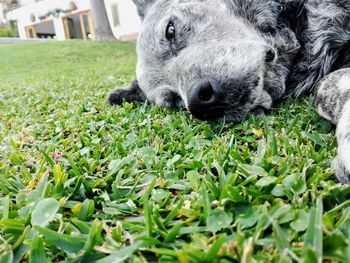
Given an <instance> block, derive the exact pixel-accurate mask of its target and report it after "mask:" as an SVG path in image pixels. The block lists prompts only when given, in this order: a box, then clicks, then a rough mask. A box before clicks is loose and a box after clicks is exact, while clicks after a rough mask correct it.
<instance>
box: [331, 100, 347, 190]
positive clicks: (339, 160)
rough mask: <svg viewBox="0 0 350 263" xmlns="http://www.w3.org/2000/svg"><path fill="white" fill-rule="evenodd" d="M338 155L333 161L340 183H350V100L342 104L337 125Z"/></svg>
mask: <svg viewBox="0 0 350 263" xmlns="http://www.w3.org/2000/svg"><path fill="white" fill-rule="evenodd" d="M337 141H338V155H337V157H336V158H335V160H334V162H333V167H334V168H335V169H336V176H337V178H338V180H339V181H340V182H341V183H344V184H349V183H350V101H348V102H347V103H346V104H345V105H344V109H343V113H342V116H341V118H340V119H339V121H338V125H337Z"/></svg>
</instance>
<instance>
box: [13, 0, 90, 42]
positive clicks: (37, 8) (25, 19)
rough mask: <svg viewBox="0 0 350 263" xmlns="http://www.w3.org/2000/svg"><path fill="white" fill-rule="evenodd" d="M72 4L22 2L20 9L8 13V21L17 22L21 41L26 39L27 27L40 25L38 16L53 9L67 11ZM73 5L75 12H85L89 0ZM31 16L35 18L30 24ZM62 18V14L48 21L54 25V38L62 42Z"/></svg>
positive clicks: (62, 1) (51, 0) (49, 0)
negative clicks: (75, 7) (75, 8)
mask: <svg viewBox="0 0 350 263" xmlns="http://www.w3.org/2000/svg"><path fill="white" fill-rule="evenodd" d="M70 2H72V0H42V1H39V2H35V1H33V0H22V1H21V2H20V4H21V5H22V6H21V7H20V8H18V9H15V10H13V11H11V12H9V13H8V16H7V17H8V19H9V20H17V21H18V32H19V36H20V38H22V39H26V38H27V35H26V30H25V28H26V27H27V26H31V25H35V24H37V23H40V22H41V21H40V19H39V16H41V15H45V14H46V13H47V12H49V11H51V10H54V9H57V8H58V9H63V10H66V9H68V6H69V3H70ZM73 2H75V4H76V5H77V7H78V9H77V10H75V11H74V12H73V13H75V12H80V11H85V10H89V9H90V1H89V0H73ZM31 14H33V15H34V16H35V17H36V21H35V22H32V21H31V19H30V16H31ZM62 16H64V14H61V15H60V17H58V18H56V17H52V16H51V17H50V18H48V19H52V20H53V23H54V25H55V30H56V38H57V39H58V40H64V39H65V34H64V27H63V21H62Z"/></svg>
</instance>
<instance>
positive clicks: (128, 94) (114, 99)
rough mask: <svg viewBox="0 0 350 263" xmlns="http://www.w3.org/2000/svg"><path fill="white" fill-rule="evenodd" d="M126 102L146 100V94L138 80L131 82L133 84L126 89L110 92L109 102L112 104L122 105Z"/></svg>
mask: <svg viewBox="0 0 350 263" xmlns="http://www.w3.org/2000/svg"><path fill="white" fill-rule="evenodd" d="M123 101H126V102H145V101H146V96H145V94H144V93H143V91H142V90H141V89H140V87H139V84H138V82H137V80H134V81H133V82H132V83H131V86H130V87H129V88H126V89H115V90H112V91H111V92H110V93H109V96H108V102H109V104H110V105H120V104H122V103H123Z"/></svg>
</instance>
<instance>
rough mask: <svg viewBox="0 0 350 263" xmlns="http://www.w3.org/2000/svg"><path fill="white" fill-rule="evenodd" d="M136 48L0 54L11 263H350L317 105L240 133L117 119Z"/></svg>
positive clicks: (180, 114) (134, 117) (344, 198)
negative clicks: (116, 95)
mask: <svg viewBox="0 0 350 263" xmlns="http://www.w3.org/2000/svg"><path fill="white" fill-rule="evenodd" d="M134 48H135V47H134V45H133V44H120V43H83V42H57V43H56V42H55V43H40V44H26V45H2V46H0V57H1V64H0V78H1V82H0V142H1V144H0V197H1V198H0V219H1V220H0V255H1V256H0V262H28V261H29V262H49V261H51V262H84V263H85V262H99V263H108V262H122V261H126V262H155V261H156V262H157V261H158V262H182V263H185V262H322V261H326V262H349V259H350V206H349V197H350V187H349V186H341V185H338V184H337V183H336V181H335V179H334V177H333V174H334V171H333V170H332V169H330V168H329V167H330V164H331V160H332V158H333V157H334V156H335V153H336V141H335V136H334V131H333V130H332V127H331V126H330V124H329V123H328V122H326V121H323V120H321V119H320V117H318V115H317V113H316V112H315V110H314V106H313V102H312V99H311V98H306V99H303V100H301V101H287V102H285V103H284V104H283V105H282V106H281V107H279V108H277V109H275V110H273V111H271V112H270V113H267V115H266V116H261V117H255V116H247V118H246V120H245V121H244V122H242V123H238V124H227V123H225V122H224V121H220V122H217V123H209V122H201V121H198V120H195V119H193V118H192V117H191V116H190V114H189V113H187V112H185V111H175V110H166V109H160V108H157V107H154V108H151V107H149V106H148V105H133V104H128V103H125V104H124V105H123V106H122V107H110V106H108V105H107V103H106V96H107V94H108V92H109V90H111V89H113V88H115V87H119V86H122V85H125V84H127V83H128V82H129V81H130V80H131V79H132V78H133V76H134V68H135V62H136V57H135V53H134Z"/></svg>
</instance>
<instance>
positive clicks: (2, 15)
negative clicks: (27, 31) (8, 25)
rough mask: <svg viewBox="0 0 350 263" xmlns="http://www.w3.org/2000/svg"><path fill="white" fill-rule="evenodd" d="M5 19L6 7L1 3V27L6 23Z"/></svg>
mask: <svg viewBox="0 0 350 263" xmlns="http://www.w3.org/2000/svg"><path fill="white" fill-rule="evenodd" d="M5 22H6V20H5V17H4V7H3V6H2V3H1V2H0V25H1V24H3V23H5Z"/></svg>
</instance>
